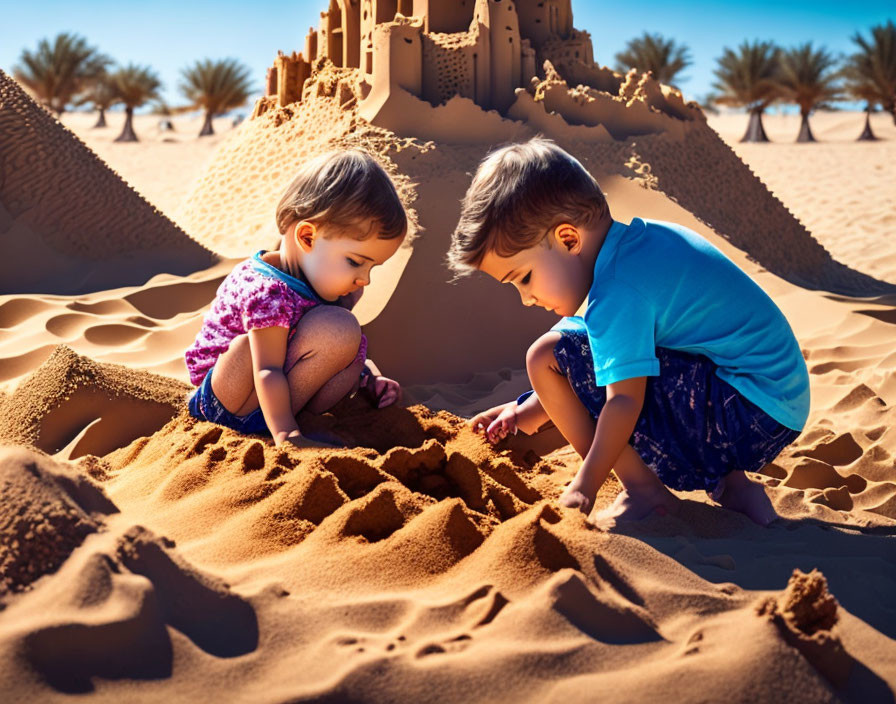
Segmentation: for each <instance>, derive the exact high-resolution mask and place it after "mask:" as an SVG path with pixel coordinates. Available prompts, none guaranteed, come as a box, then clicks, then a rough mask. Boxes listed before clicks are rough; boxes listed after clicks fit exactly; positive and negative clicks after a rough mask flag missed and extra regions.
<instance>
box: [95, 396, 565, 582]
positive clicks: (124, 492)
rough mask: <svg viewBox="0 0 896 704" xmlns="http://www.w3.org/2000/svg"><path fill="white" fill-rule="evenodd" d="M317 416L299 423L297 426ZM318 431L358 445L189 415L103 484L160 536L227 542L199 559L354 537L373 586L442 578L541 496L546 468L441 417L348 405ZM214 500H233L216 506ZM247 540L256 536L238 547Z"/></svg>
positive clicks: (135, 447)
mask: <svg viewBox="0 0 896 704" xmlns="http://www.w3.org/2000/svg"><path fill="white" fill-rule="evenodd" d="M374 417H375V418H374ZM312 420H313V419H312V418H311V417H308V418H303V421H302V422H303V424H304V427H306V428H308V429H310V428H311V427H313V425H314V423H313V422H312ZM318 425H319V426H325V427H328V428H329V429H330V431H331V432H332V433H335V434H337V435H341V436H343V437H345V438H346V441H347V442H349V444H350V445H351V446H358V447H357V449H352V450H333V451H321V452H310V451H303V450H297V449H295V448H292V447H291V446H289V447H281V448H275V447H274V446H273V445H272V443H271V442H270V440H269V439H268V440H260V439H256V438H247V437H245V436H241V435H239V434H237V433H235V432H233V431H231V430H229V429H227V428H222V427H221V426H216V425H213V424H210V423H205V422H200V421H196V420H195V419H193V418H191V417H189V416H188V415H186V414H184V415H181V416H178V417H177V418H175V419H173V420H172V421H171V422H169V423H168V424H167V425H166V426H165V427H164V428H162V429H161V430H159V431H158V432H156V433H155V434H154V435H153V436H152V437H150V438H142V439H140V440H137V441H136V442H134V443H132V444H131V445H129V446H128V447H124V448H122V449H121V450H118V451H116V452H113V453H111V454H109V455H107V456H106V457H105V461H106V462H108V474H109V476H110V477H111V478H110V480H109V484H108V486H109V487H110V489H112V491H113V495H116V496H119V495H120V496H125V497H127V499H126V500H127V501H128V503H131V502H134V501H137V502H139V503H140V504H141V505H142V506H143V509H141V510H146V511H147V512H149V513H152V514H157V513H164V514H165V515H168V516H170V517H171V518H172V519H173V520H174V523H173V524H171V525H169V528H168V529H167V530H169V531H170V530H171V527H172V526H175V527H174V532H172V533H171V535H173V536H174V537H175V538H176V539H178V540H181V539H192V538H196V537H199V536H210V535H211V532H212V531H213V532H214V534H215V535H217V536H221V535H231V536H232V537H233V540H232V547H231V548H229V549H228V550H226V551H222V550H221V547H220V545H219V544H217V541H215V542H216V547H215V549H214V553H213V555H212V554H208V555H204V558H206V559H213V560H214V561H221V560H225V561H237V560H242V559H246V558H248V557H251V556H257V555H259V554H262V553H277V552H281V551H283V550H286V549H289V548H291V547H293V546H297V545H299V544H301V543H303V542H305V541H308V542H309V544H310V545H311V546H312V547H308V550H314V549H318V550H320V549H323V548H324V547H325V546H332V547H333V548H334V549H338V548H339V547H340V546H343V547H344V545H345V544H349V545H351V544H352V543H354V542H356V541H361V542H363V543H365V544H369V545H371V546H373V545H375V546H376V551H375V552H376V554H377V555H378V557H377V559H376V561H375V562H376V564H377V565H378V566H377V568H376V569H377V572H378V573H379V574H378V577H377V579H386V578H387V577H388V578H389V579H397V580H399V581H407V580H409V579H414V578H415V577H416V576H419V575H420V574H440V573H443V572H445V571H446V570H448V569H449V568H450V567H451V566H452V565H454V564H456V563H457V562H458V561H459V560H461V559H463V558H464V557H466V556H467V555H469V554H470V553H472V552H473V551H474V550H476V549H477V548H478V547H479V546H480V544H481V543H482V542H483V540H484V539H485V538H486V537H488V536H489V535H490V534H491V533H492V531H493V530H494V529H495V527H496V526H497V525H498V524H499V523H501V522H503V521H507V520H509V519H511V518H513V517H514V516H517V515H519V514H520V513H523V512H524V511H526V510H527V509H529V508H530V507H531V506H533V505H534V504H536V503H537V502H539V501H540V500H542V499H543V498H544V491H545V488H544V487H545V482H544V475H545V474H546V473H548V472H550V468H549V466H548V465H547V464H546V463H545V462H543V461H541V460H540V459H539V458H538V457H537V456H535V455H534V453H528V454H527V455H523V454H521V453H517V452H514V451H512V450H507V451H505V452H503V453H502V454H500V455H495V454H494V452H493V451H492V449H491V448H489V447H488V446H487V445H486V443H484V441H483V440H482V438H481V437H480V436H478V435H475V434H474V433H472V431H471V430H470V429H469V428H468V427H467V425H466V423H465V422H464V421H463V420H462V419H460V418H457V417H456V416H453V415H451V414H448V413H445V412H440V413H433V412H431V411H429V410H428V409H426V408H424V407H413V408H410V409H403V408H390V409H387V410H384V411H380V412H377V411H375V410H373V409H371V408H370V407H369V405H368V404H367V403H366V402H363V401H357V400H356V401H348V402H345V403H344V404H343V406H342V407H341V408H340V409H339V412H338V414H337V415H336V416H326V417H320V419H319V421H318ZM365 448H369V449H365ZM221 492H223V493H224V494H226V495H227V496H228V497H230V498H229V499H228V500H227V501H225V502H224V504H223V505H222V504H221V502H220V499H219V498H218V497H219V495H220V493H221ZM186 506H189V507H190V508H189V510H184V508H185V507H186ZM178 515H180V516H181V517H182V519H180V520H179V519H177V516H178ZM546 515H548V514H546ZM550 515H553V514H550ZM246 535H250V536H252V540H250V541H246V540H245V539H238V536H243V537H244V538H245V536H246ZM313 546H317V548H314V547H313ZM390 565H391V568H392V569H394V571H395V573H394V574H388V571H389V567H388V566H390Z"/></svg>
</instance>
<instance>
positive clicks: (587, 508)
mask: <svg viewBox="0 0 896 704" xmlns="http://www.w3.org/2000/svg"><path fill="white" fill-rule="evenodd" d="M559 503H560V505H561V506H565V507H566V508H577V509H579V511H581V512H582V513H584V514H585V515H586V516H587V515H588V514H589V513H591V507H592V506H593V505H594V499H593V498H588V497H587V496H586V495H585V493H584V492H583V491H582V490H581V488H579V485H578V484H576V482H575V480H573V481H572V483H571V484H570V485H569V486H568V487H566V490H565V491H564V492H563V493H562V494H560V499H559Z"/></svg>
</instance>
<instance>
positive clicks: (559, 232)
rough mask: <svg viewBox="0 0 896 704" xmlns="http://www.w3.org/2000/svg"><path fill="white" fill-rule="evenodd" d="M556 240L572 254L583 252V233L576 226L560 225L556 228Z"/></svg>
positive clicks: (565, 223) (566, 223)
mask: <svg viewBox="0 0 896 704" xmlns="http://www.w3.org/2000/svg"><path fill="white" fill-rule="evenodd" d="M554 239H555V240H556V241H557V243H558V244H559V245H560V246H561V247H563V248H564V249H565V250H566V251H567V252H569V253H570V254H578V253H579V252H581V251H582V233H581V232H579V228H577V227H576V226H575V225H572V224H570V223H568V222H564V223H560V224H559V225H557V227H555V228H554Z"/></svg>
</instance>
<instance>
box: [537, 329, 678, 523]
mask: <svg viewBox="0 0 896 704" xmlns="http://www.w3.org/2000/svg"><path fill="white" fill-rule="evenodd" d="M560 339H561V333H559V332H556V331H551V332H548V333H546V334H544V335H542V336H541V337H540V338H538V340H536V341H535V342H534V343H533V344H532V346H531V347H530V348H529V351H528V353H527V354H526V370H527V372H528V374H529V381H530V382H531V384H532V387H533V388H534V389H535V393H536V394H538V399H539V401H541V404H542V406H543V407H544V410H545V412H547V414H548V415H549V416H550V418H551V420H552V421H553V422H554V425H556V426H557V428H558V430H560V433H561V434H562V435H563V437H564V438H566V440H567V441H568V442H569V444H570V445H572V446H573V449H575V451H576V452H577V453H578V454H579V456H580V457H582V458H584V457H585V455H587V454H588V451H589V450H590V449H591V445H592V443H593V442H594V432H595V429H596V427H597V423H596V422H595V420H594V419H593V418H592V417H591V414H590V413H589V412H588V409H587V408H586V407H585V406H584V404H583V403H582V401H581V400H580V399H579V397H578V396H577V395H576V392H575V391H574V390H573V388H572V386H570V383H569V379H568V378H567V377H566V373H565V372H564V371H563V370H562V369H561V368H560V365H559V363H558V362H557V358H556V356H555V354H554V349H555V347H556V346H557V344H558V343H559V342H560ZM613 469H614V471H615V472H616V476H617V477H619V481H620V482H621V483H622V485H623V486H624V487H625V489H626V492H625V497H623V498H624V501H625V505H624V506H622V505H620V506H616V504H614V506H616V508H617V511H616V517H618V518H635V517H638V518H640V517H643V516H644V515H647V514H648V513H650V512H651V511H653V510H655V509H656V507H657V506H662V507H663V508H665V509H666V510H667V511H669V512H671V511H673V510H674V507H675V505H676V504H677V502H678V499H677V498H676V497H675V495H674V494H672V493H671V492H670V491H669V490H668V489H667V488H666V487H665V486H664V485H663V483H662V482H661V481H660V480H659V478H658V477H657V476H656V474H654V473H653V472H652V471H651V469H650V468H649V467H648V466H647V465H646V464H644V462H643V460H642V459H641V457H640V456H639V455H638V453H637V452H636V451H635V450H634V448H632V447H631V446H630V445H626V446H625V448H624V449H623V451H622V453H621V454H620V457H619V460H617V462H616V466H615V467H614V468H613ZM623 509H624V510H623ZM601 513H603V512H601ZM639 513H640V515H637V514H639Z"/></svg>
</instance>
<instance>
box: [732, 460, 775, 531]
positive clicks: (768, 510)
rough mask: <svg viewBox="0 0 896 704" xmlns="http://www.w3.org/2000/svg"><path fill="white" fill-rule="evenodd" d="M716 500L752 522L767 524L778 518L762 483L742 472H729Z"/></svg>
mask: <svg viewBox="0 0 896 704" xmlns="http://www.w3.org/2000/svg"><path fill="white" fill-rule="evenodd" d="M722 481H723V482H725V484H724V487H723V489H722V492H721V495H719V496H718V502H719V503H720V504H721V505H722V506H724V507H725V508H727V509H731V510H732V511H737V512H739V513H743V514H745V515H746V516H747V517H749V518H750V519H751V520H752V521H753V522H754V523H758V524H759V525H761V526H767V525H769V524H770V523H771V522H772V521H775V520H777V519H779V518H780V516H779V515H778V514H777V512H776V511H775V507H774V506H772V502H771V499H769V498H768V495H767V494H766V493H765V488H764V487H763V486H762V484H759V483H758V482H754V481H752V480H751V479H750V478H749V477H747V475H746V474H745V473H744V472H731V474H729V475H728V476H726V477H725V478H724V479H723V480H722Z"/></svg>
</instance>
